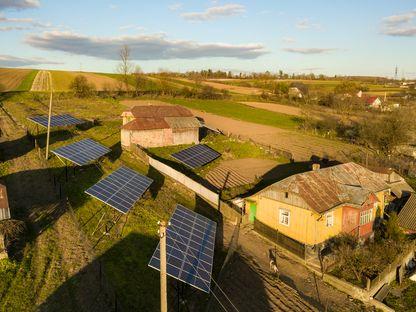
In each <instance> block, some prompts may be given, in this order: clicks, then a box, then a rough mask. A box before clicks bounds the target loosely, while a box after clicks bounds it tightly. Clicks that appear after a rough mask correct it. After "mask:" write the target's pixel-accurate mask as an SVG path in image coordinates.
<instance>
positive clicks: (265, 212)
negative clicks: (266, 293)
mask: <svg viewBox="0 0 416 312" xmlns="http://www.w3.org/2000/svg"><path fill="white" fill-rule="evenodd" d="M389 194H390V188H389V186H388V185H387V183H385V182H384V181H383V179H381V178H380V175H379V174H378V173H375V172H372V171H370V170H368V169H366V168H364V167H362V166H360V165H358V164H356V163H353V162H350V163H346V164H340V165H336V166H333V167H328V168H324V169H321V168H320V167H319V165H315V166H314V169H313V170H312V171H308V172H305V173H300V174H295V175H293V176H290V177H288V178H286V179H284V180H282V181H279V182H276V183H274V184H272V185H270V186H268V187H266V188H265V189H263V190H261V191H260V192H258V193H256V194H254V195H252V196H250V197H248V198H247V199H246V212H247V213H248V214H249V219H250V221H252V222H253V223H254V227H255V229H260V232H267V233H269V234H268V236H269V237H270V236H271V235H274V237H281V236H284V237H286V238H288V239H284V240H282V239H280V241H289V243H288V244H287V245H286V246H285V247H289V249H290V248H293V246H295V245H296V246H304V247H313V246H316V245H323V243H325V242H326V241H327V240H328V239H329V238H331V237H333V236H336V235H338V234H340V233H350V234H353V235H356V236H357V237H359V238H361V239H366V238H368V237H370V236H372V234H373V224H374V221H375V219H376V217H380V218H382V216H383V214H384V208H385V206H386V201H387V198H388V195H389ZM270 233H275V234H270ZM283 245H284V244H283Z"/></svg>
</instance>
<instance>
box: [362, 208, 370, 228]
mask: <svg viewBox="0 0 416 312" xmlns="http://www.w3.org/2000/svg"><path fill="white" fill-rule="evenodd" d="M371 221H373V208H371V209H368V210H364V211H361V212H360V225H365V224H368V223H370V222H371Z"/></svg>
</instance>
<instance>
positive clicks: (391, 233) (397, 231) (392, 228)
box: [385, 212, 404, 242]
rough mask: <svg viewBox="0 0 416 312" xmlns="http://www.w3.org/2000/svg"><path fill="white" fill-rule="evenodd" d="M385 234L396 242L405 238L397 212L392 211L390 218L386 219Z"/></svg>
mask: <svg viewBox="0 0 416 312" xmlns="http://www.w3.org/2000/svg"><path fill="white" fill-rule="evenodd" d="M385 236H386V238H387V239H391V240H393V241H396V242H401V241H402V240H403V239H404V233H403V231H402V229H401V228H400V226H399V222H398V218H397V214H396V213H395V212H392V213H391V214H390V216H389V219H388V220H387V221H386V231H385Z"/></svg>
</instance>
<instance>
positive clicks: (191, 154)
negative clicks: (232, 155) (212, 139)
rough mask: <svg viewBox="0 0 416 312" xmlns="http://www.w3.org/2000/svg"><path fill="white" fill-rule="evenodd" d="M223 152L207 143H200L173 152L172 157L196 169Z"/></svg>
mask: <svg viewBox="0 0 416 312" xmlns="http://www.w3.org/2000/svg"><path fill="white" fill-rule="evenodd" d="M220 156H221V154H220V153H218V152H217V151H215V150H213V149H212V148H210V147H209V146H207V145H205V144H198V145H194V146H191V147H189V148H186V149H184V150H182V151H180V152H177V153H174V154H172V157H173V158H175V159H177V160H179V161H180V162H182V163H184V164H185V165H187V166H188V167H190V168H192V169H195V168H198V167H202V166H204V165H206V164H208V163H210V162H211V161H213V160H215V159H217V158H218V157H220Z"/></svg>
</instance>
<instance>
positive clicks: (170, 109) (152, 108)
mask: <svg viewBox="0 0 416 312" xmlns="http://www.w3.org/2000/svg"><path fill="white" fill-rule="evenodd" d="M130 112H131V113H132V115H133V117H135V118H140V117H141V118H152V117H153V118H164V117H192V116H193V115H192V113H191V111H190V110H189V109H186V108H184V107H182V106H174V105H145V106H134V107H133V108H131V109H130Z"/></svg>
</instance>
